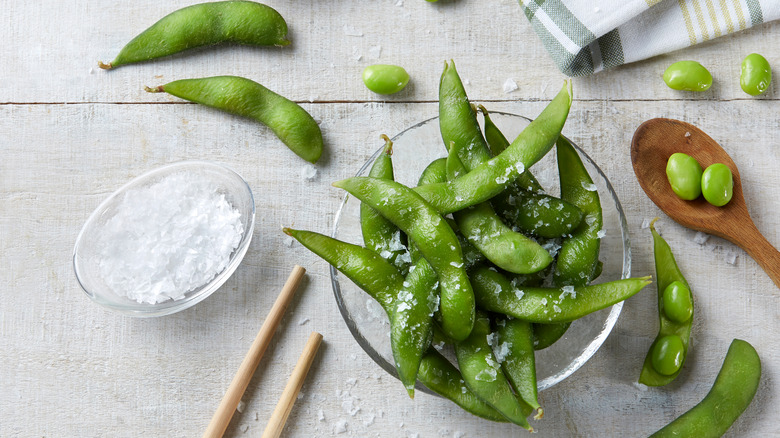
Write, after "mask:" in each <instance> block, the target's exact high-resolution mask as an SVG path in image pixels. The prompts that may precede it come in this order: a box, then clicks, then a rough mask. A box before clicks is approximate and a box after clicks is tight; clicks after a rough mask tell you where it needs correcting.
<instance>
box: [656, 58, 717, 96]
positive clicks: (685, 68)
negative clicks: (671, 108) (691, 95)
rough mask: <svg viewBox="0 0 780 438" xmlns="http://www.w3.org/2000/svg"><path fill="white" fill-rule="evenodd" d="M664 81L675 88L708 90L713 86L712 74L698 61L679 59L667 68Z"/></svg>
mask: <svg viewBox="0 0 780 438" xmlns="http://www.w3.org/2000/svg"><path fill="white" fill-rule="evenodd" d="M664 82H666V85H668V86H669V88H671V89H673V90H685V91H707V90H708V89H709V88H710V87H711V86H712V75H711V74H710V72H709V70H707V69H706V68H705V67H704V66H703V65H701V64H699V63H698V62H696V61H679V62H675V63H674V64H672V65H670V66H669V67H668V68H667V69H666V71H665V72H664Z"/></svg>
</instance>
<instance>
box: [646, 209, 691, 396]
mask: <svg viewBox="0 0 780 438" xmlns="http://www.w3.org/2000/svg"><path fill="white" fill-rule="evenodd" d="M656 220H658V219H655V220H653V222H652V223H651V224H650V231H651V232H652V233H653V255H654V258H655V276H656V284H657V285H658V319H659V322H660V327H659V329H658V336H656V338H655V340H654V341H653V344H652V345H651V346H650V351H648V353H647V357H645V362H644V365H643V366H642V372H641V373H640V375H639V383H642V384H644V385H647V386H663V385H666V384H668V383H670V382H671V381H672V380H674V379H675V378H676V377H677V375H678V374H680V371H681V370H682V367H683V365H684V364H685V358H686V357H687V355H688V344H689V342H690V338H691V327H692V325H693V298H692V294H691V290H690V287H689V286H688V282H687V281H685V277H683V275H682V272H680V268H679V267H678V266H677V262H676V261H675V259H674V254H672V249H671V248H670V247H669V244H667V243H666V241H665V240H664V239H663V237H661V235H660V234H658V232H657V231H656V230H655V221H656ZM686 316H687V318H686Z"/></svg>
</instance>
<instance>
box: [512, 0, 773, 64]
mask: <svg viewBox="0 0 780 438" xmlns="http://www.w3.org/2000/svg"><path fill="white" fill-rule="evenodd" d="M520 6H522V8H523V12H525V15H526V17H528V20H529V21H530V22H531V24H532V25H533V27H534V30H536V33H537V34H538V35H539V37H540V38H541V39H542V43H544V46H545V47H546V48H547V51H549V52H550V55H552V57H553V60H554V61H555V63H556V64H557V65H558V68H560V69H561V71H562V72H563V73H564V74H566V75H569V76H587V75H590V74H593V73H596V72H598V71H601V70H603V69H607V68H611V67H616V66H618V65H622V64H626V63H629V62H634V61H639V60H640V59H645V58H649V57H651V56H655V55H660V54H661V53H666V52H671V51H673V50H677V49H681V48H683V47H687V46H692V45H694V44H698V43H701V42H704V41H707V40H710V39H713V38H717V37H719V36H722V35H726V34H729V33H732V32H737V31H740V30H743V29H747V28H749V27H752V26H756V25H758V24H761V23H765V22H769V21H772V20H775V19H777V18H780V0H520ZM746 55H747V54H746Z"/></svg>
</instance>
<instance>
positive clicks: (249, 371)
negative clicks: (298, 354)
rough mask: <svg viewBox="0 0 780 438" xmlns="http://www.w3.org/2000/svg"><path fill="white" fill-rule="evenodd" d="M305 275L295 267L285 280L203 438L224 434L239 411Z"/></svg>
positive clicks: (300, 269)
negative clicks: (237, 408)
mask: <svg viewBox="0 0 780 438" xmlns="http://www.w3.org/2000/svg"><path fill="white" fill-rule="evenodd" d="M305 273H306V270H305V269H303V268H302V267H300V266H298V265H295V267H294V268H293V270H292V272H291V273H290V277H289V278H287V282H285V283H284V287H283V288H282V291H281V292H280V293H279V297H278V298H277V299H276V302H275V303H274V305H273V307H271V311H270V312H269V313H268V317H267V318H266V319H265V322H264V323H263V326H262V327H260V331H259V332H258V333H257V337H255V340H254V341H253V342H252V346H251V347H249V352H248V353H247V354H246V357H245V358H244V360H243V361H242V362H241V366H240V367H238V371H237V372H236V375H235V377H233V381H232V382H230V386H229V387H228V389H227V392H226V393H225V396H224V397H223V398H222V402H220V404H219V407H218V408H217V411H216V412H214V416H213V417H212V418H211V422H210V423H209V425H208V427H207V428H206V432H204V433H203V437H204V438H207V437H208V438H219V437H221V436H222V435H223V434H224V433H225V429H227V426H228V424H229V423H230V419H231V418H233V412H235V410H236V407H238V403H239V402H240V401H241V397H243V396H244V391H246V387H247V385H249V381H250V380H252V375H253V374H254V373H255V370H256V369H257V365H259V364H260V359H261V358H262V357H263V353H265V350H266V348H268V344H270V343H271V338H272V337H273V335H274V332H276V327H278V326H279V322H280V321H281V320H282V317H283V316H284V311H285V310H286V309H287V305H289V304H290V301H291V300H292V297H293V296H294V295H295V290H296V289H298V285H299V284H300V283H301V279H302V278H303V274H305Z"/></svg>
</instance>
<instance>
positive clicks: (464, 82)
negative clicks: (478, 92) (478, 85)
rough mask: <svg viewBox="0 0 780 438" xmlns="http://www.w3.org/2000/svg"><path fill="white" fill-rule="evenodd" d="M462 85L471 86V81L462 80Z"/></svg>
mask: <svg viewBox="0 0 780 438" xmlns="http://www.w3.org/2000/svg"><path fill="white" fill-rule="evenodd" d="M463 85H471V79H464V80H463Z"/></svg>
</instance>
